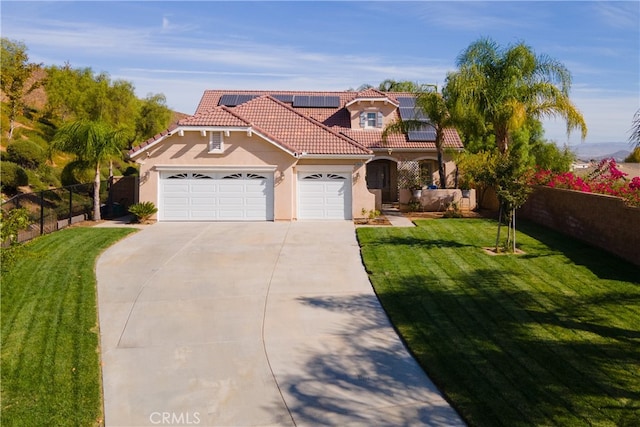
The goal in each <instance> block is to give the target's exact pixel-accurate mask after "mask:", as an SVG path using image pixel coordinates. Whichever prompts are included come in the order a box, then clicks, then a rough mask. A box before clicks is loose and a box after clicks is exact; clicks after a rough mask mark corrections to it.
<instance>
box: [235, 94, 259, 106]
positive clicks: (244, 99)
mask: <svg viewBox="0 0 640 427" xmlns="http://www.w3.org/2000/svg"><path fill="white" fill-rule="evenodd" d="M257 96H258V95H238V101H237V102H238V103H237V104H236V105H240V104H244V103H245V102H248V101H251V100H252V99H253V98H256V97H257Z"/></svg>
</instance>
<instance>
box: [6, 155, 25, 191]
mask: <svg viewBox="0 0 640 427" xmlns="http://www.w3.org/2000/svg"><path fill="white" fill-rule="evenodd" d="M23 185H29V177H28V176H27V173H26V172H25V171H24V169H22V167H21V166H20V165H17V164H15V163H12V162H1V164H0V186H1V187H2V191H3V192H5V193H8V194H15V193H16V191H17V190H18V187H20V186H23Z"/></svg>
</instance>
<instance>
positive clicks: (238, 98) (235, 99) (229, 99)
mask: <svg viewBox="0 0 640 427" xmlns="http://www.w3.org/2000/svg"><path fill="white" fill-rule="evenodd" d="M257 96H258V95H255V94H250V95H245V94H242V95H237V94H234V93H225V94H223V95H222V96H221V97H220V101H218V105H226V106H227V107H235V106H236V105H240V104H244V103H245V102H247V101H251V100H252V99H253V98H255V97H257Z"/></svg>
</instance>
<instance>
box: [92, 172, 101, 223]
mask: <svg viewBox="0 0 640 427" xmlns="http://www.w3.org/2000/svg"><path fill="white" fill-rule="evenodd" d="M100 219H101V218H100V162H96V176H95V178H94V180H93V220H94V221H100Z"/></svg>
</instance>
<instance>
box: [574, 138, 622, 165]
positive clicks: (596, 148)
mask: <svg viewBox="0 0 640 427" xmlns="http://www.w3.org/2000/svg"><path fill="white" fill-rule="evenodd" d="M569 149H570V150H571V151H573V152H574V153H575V154H576V156H577V157H578V160H582V161H585V162H588V161H589V160H601V159H605V158H612V157H613V158H614V159H615V160H616V161H617V162H622V161H624V159H625V158H626V157H627V156H628V155H629V154H630V153H631V151H632V149H633V147H632V146H631V144H629V143H628V142H601V143H586V142H585V143H583V144H578V145H571V146H569Z"/></svg>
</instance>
